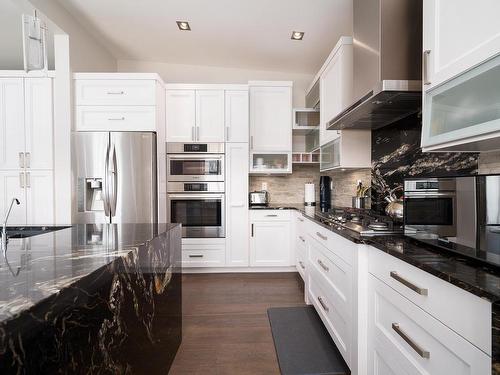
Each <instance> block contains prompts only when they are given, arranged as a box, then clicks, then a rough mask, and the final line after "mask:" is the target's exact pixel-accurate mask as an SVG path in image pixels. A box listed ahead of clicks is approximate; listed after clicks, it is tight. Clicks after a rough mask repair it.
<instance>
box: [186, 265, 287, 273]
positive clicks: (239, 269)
mask: <svg viewBox="0 0 500 375" xmlns="http://www.w3.org/2000/svg"><path fill="white" fill-rule="evenodd" d="M253 272H297V268H296V267H293V266H292V267H186V268H182V273H253Z"/></svg>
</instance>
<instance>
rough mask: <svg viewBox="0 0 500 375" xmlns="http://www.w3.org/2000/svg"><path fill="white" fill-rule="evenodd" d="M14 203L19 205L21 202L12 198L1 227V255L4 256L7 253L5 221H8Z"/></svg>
mask: <svg viewBox="0 0 500 375" xmlns="http://www.w3.org/2000/svg"><path fill="white" fill-rule="evenodd" d="M14 202H15V203H16V204H17V205H19V204H20V203H21V202H19V199H17V198H12V201H11V202H10V206H9V210H8V211H7V214H6V215H5V220H4V221H3V225H2V252H3V255H4V256H5V255H6V253H7V242H8V239H7V220H9V215H10V211H11V210H12V206H13V205H14Z"/></svg>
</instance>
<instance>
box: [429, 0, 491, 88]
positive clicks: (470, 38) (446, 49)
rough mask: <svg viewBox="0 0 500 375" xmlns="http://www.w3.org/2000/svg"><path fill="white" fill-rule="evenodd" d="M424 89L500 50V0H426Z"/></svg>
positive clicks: (457, 73)
mask: <svg viewBox="0 0 500 375" xmlns="http://www.w3.org/2000/svg"><path fill="white" fill-rule="evenodd" d="M423 6H424V13H423V16H424V26H423V32H424V36H423V50H424V51H423V54H424V56H423V59H424V60H423V61H424V66H423V68H424V69H423V70H424V77H423V80H424V90H429V89H432V88H433V87H436V86H438V85H440V84H441V83H443V82H445V81H447V80H449V79H451V78H453V77H456V76H457V75H459V74H461V73H463V72H465V71H466V70H468V69H470V68H472V67H474V66H476V65H478V64H479V63H481V62H483V61H485V60H487V59H489V58H491V57H493V56H495V55H497V54H498V53H500V22H498V15H499V14H500V2H499V1H497V0H476V1H470V0H424V4H423Z"/></svg>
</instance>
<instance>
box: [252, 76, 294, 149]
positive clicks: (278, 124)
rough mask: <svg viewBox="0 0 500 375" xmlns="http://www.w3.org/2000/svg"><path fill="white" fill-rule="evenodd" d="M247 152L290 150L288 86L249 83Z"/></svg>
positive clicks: (290, 124)
mask: <svg viewBox="0 0 500 375" xmlns="http://www.w3.org/2000/svg"><path fill="white" fill-rule="evenodd" d="M249 86H250V150H251V151H259V152H262V151H272V152H278V151H285V152H290V151H291V150H292V114H293V109H292V84H291V82H282V83H280V82H274V83H273V84H272V85H271V83H266V82H263V83H256V82H250V83H249Z"/></svg>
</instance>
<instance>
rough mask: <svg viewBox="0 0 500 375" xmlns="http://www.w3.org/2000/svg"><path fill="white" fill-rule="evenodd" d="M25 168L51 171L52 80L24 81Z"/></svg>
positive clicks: (35, 79)
mask: <svg viewBox="0 0 500 375" xmlns="http://www.w3.org/2000/svg"><path fill="white" fill-rule="evenodd" d="M24 100H25V107H24V108H25V116H24V119H25V133H26V153H25V162H24V163H25V167H26V168H29V169H45V170H48V169H53V164H54V161H53V134H52V133H53V130H52V124H53V119H52V108H53V105H52V79H50V78H30V79H26V80H25V86H24Z"/></svg>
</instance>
